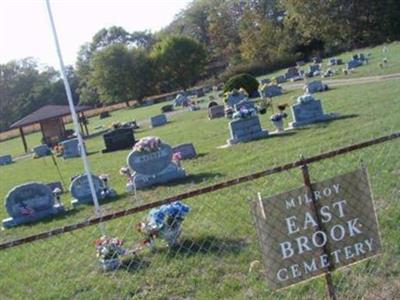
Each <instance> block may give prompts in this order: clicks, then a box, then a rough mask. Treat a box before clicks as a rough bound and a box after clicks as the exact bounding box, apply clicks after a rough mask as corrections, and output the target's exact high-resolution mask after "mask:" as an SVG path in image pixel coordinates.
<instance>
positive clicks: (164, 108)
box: [161, 104, 174, 113]
mask: <svg viewBox="0 0 400 300" xmlns="http://www.w3.org/2000/svg"><path fill="white" fill-rule="evenodd" d="M173 110H174V106H173V105H172V104H168V105H164V106H162V107H161V112H162V113H166V112H171V111H173Z"/></svg>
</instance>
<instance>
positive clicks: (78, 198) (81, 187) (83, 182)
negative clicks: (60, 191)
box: [69, 174, 115, 207]
mask: <svg viewBox="0 0 400 300" xmlns="http://www.w3.org/2000/svg"><path fill="white" fill-rule="evenodd" d="M91 176H92V180H93V185H94V190H95V192H96V196H97V199H98V200H99V201H101V200H104V199H108V198H112V197H114V196H115V191H114V190H112V189H110V188H108V186H107V185H105V183H104V182H103V181H102V180H101V179H100V178H99V177H98V176H95V175H91ZM69 190H70V192H71V195H72V196H73V197H74V200H72V201H71V204H72V205H73V206H74V207H76V206H77V205H78V204H93V197H92V193H91V191H90V186H89V180H88V177H87V176H86V174H83V175H80V176H77V177H75V178H74V179H73V180H72V182H71V185H70V187H69Z"/></svg>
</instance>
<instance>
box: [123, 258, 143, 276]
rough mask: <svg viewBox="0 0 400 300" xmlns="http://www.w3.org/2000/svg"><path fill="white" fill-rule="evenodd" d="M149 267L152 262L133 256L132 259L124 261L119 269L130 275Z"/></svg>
mask: <svg viewBox="0 0 400 300" xmlns="http://www.w3.org/2000/svg"><path fill="white" fill-rule="evenodd" d="M149 266H150V262H149V261H148V260H144V259H142V258H140V257H138V256H133V257H132V258H129V259H124V260H123V261H122V264H121V266H120V267H119V269H120V270H125V271H127V272H129V273H136V272H138V271H139V270H142V269H145V268H148V267H149Z"/></svg>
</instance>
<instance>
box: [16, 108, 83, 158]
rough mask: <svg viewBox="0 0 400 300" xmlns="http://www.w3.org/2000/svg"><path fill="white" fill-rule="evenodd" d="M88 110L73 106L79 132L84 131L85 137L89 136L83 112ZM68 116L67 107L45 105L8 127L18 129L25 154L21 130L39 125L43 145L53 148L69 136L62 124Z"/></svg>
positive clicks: (26, 150) (24, 142)
mask: <svg viewBox="0 0 400 300" xmlns="http://www.w3.org/2000/svg"><path fill="white" fill-rule="evenodd" d="M88 109H90V107H89V106H75V110H76V112H77V114H78V117H79V122H80V126H81V132H82V133H84V129H85V131H86V135H89V130H88V128H87V122H86V117H85V114H84V111H86V110H88ZM70 114H71V112H70V110H69V106H67V105H46V106H43V107H41V108H39V109H38V110H36V111H34V112H33V113H31V114H29V115H27V116H26V117H24V118H22V119H21V120H19V121H17V122H15V123H14V124H12V125H11V126H10V129H17V128H18V129H19V132H20V134H21V139H22V143H23V145H24V149H25V152H28V145H27V143H26V139H25V134H24V130H23V128H24V127H27V126H30V125H33V124H37V123H39V124H40V129H41V131H42V135H43V143H44V144H47V145H49V146H53V145H55V144H57V143H58V142H60V141H63V140H65V139H68V137H69V136H70V135H71V132H70V131H69V130H65V124H64V117H66V116H68V115H70Z"/></svg>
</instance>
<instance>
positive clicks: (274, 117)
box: [270, 112, 287, 122]
mask: <svg viewBox="0 0 400 300" xmlns="http://www.w3.org/2000/svg"><path fill="white" fill-rule="evenodd" d="M285 118H287V113H285V112H278V113H275V114H273V115H272V116H271V118H270V120H271V121H273V122H279V121H282V120H283V119H285Z"/></svg>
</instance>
